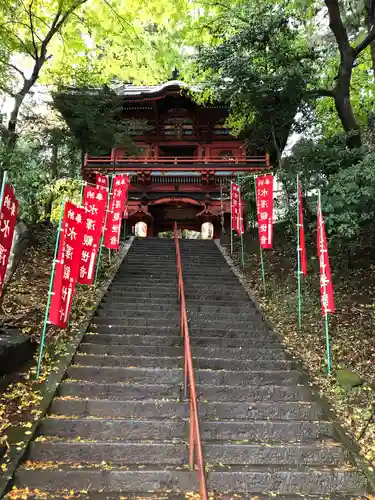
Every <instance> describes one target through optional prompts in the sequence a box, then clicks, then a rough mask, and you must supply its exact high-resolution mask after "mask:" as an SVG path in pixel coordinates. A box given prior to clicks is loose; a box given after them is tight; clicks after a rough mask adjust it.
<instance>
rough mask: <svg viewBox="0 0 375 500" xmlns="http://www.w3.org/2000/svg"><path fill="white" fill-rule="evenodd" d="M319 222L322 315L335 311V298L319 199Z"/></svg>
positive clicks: (318, 243) (318, 239) (318, 241)
mask: <svg viewBox="0 0 375 500" xmlns="http://www.w3.org/2000/svg"><path fill="white" fill-rule="evenodd" d="M317 224H318V227H317V247H318V257H319V267H320V301H321V304H322V315H323V316H325V315H326V314H328V313H334V312H335V303H334V298H333V287H332V279H331V268H330V265H329V258H328V247H327V238H326V230H325V225H324V218H323V214H322V209H321V206H320V203H319V201H318V221H317Z"/></svg>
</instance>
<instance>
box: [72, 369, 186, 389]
mask: <svg viewBox="0 0 375 500" xmlns="http://www.w3.org/2000/svg"><path fill="white" fill-rule="evenodd" d="M67 376H68V378H70V379H71V380H90V382H91V383H92V382H102V381H104V382H107V383H112V382H120V383H122V384H126V385H129V384H149V383H150V384H170V385H173V384H175V385H178V384H181V382H182V377H183V372H182V370H181V369H174V370H173V369H163V368H155V369H152V368H116V367H114V368H113V367H109V366H105V367H103V366H99V367H98V366H77V365H73V366H70V367H69V368H68V370H67Z"/></svg>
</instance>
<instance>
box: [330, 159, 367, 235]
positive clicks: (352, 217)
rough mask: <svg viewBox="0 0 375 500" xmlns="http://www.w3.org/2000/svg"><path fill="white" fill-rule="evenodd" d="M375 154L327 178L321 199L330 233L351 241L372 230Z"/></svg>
mask: <svg viewBox="0 0 375 500" xmlns="http://www.w3.org/2000/svg"><path fill="white" fill-rule="evenodd" d="M374 164H375V153H367V154H365V155H364V157H363V159H362V160H361V161H359V162H358V163H356V164H354V165H351V166H350V167H348V168H346V169H342V170H340V171H339V172H337V174H335V175H333V176H332V177H331V178H330V182H329V185H328V186H327V189H326V191H325V195H324V198H323V202H324V210H325V212H326V214H327V216H326V220H327V224H328V225H329V228H330V232H331V233H333V234H334V235H336V236H337V237H339V238H340V240H354V239H356V238H357V237H358V236H359V235H360V234H361V232H362V231H366V232H370V231H371V232H373V231H374V230H375V169H374Z"/></svg>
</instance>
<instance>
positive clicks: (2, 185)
mask: <svg viewBox="0 0 375 500" xmlns="http://www.w3.org/2000/svg"><path fill="white" fill-rule="evenodd" d="M7 180H8V172H7V171H6V170H5V171H4V173H3V181H2V183H1V193H0V207H2V205H3V198H4V189H5V184H6V182H7Z"/></svg>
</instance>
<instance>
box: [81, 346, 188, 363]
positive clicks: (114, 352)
mask: <svg viewBox="0 0 375 500" xmlns="http://www.w3.org/2000/svg"><path fill="white" fill-rule="evenodd" d="M79 353H87V354H94V355H96V356H95V357H99V355H102V356H103V355H105V356H109V357H116V356H117V357H119V358H120V359H122V358H130V359H131V358H132V357H146V356H149V357H150V358H151V359H154V358H155V357H165V356H168V357H170V358H179V357H181V356H183V355H184V350H183V347H182V345H181V347H166V346H152V345H147V346H144V345H141V346H137V345H121V344H113V345H107V344H105V343H103V344H88V343H81V344H80V346H79ZM124 361H125V360H124Z"/></svg>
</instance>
